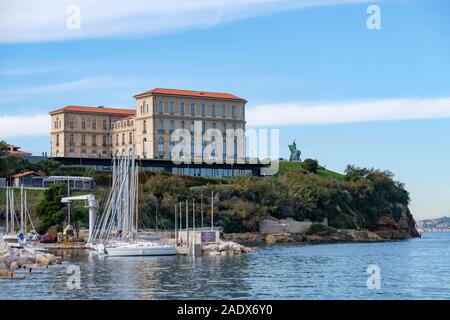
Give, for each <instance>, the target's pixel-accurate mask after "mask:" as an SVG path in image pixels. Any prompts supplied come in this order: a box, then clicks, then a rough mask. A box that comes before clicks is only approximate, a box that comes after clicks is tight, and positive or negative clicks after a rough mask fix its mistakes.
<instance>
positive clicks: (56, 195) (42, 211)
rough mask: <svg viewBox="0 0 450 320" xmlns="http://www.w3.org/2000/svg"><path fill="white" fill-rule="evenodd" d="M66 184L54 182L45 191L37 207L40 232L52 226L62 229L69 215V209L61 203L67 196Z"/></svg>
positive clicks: (58, 229)
mask: <svg viewBox="0 0 450 320" xmlns="http://www.w3.org/2000/svg"><path fill="white" fill-rule="evenodd" d="M66 192H67V188H66V185H65V184H61V183H60V184H54V185H52V186H51V187H50V188H49V189H47V190H45V192H44V199H42V201H41V202H40V203H39V205H38V207H37V211H36V213H37V216H38V217H39V224H38V232H39V233H44V232H46V231H48V230H50V229H51V228H52V227H53V228H54V229H56V230H57V231H62V229H63V226H64V221H65V220H66V216H67V209H66V208H65V206H63V204H62V203H61V198H63V197H65V196H66Z"/></svg>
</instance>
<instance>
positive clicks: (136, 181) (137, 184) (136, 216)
mask: <svg viewBox="0 0 450 320" xmlns="http://www.w3.org/2000/svg"><path fill="white" fill-rule="evenodd" d="M135 189H136V197H135V201H136V202H135V205H134V211H135V220H136V237H137V233H138V228H139V209H138V205H139V167H136V173H135Z"/></svg>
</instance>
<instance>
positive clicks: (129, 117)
mask: <svg viewBox="0 0 450 320" xmlns="http://www.w3.org/2000/svg"><path fill="white" fill-rule="evenodd" d="M135 117H136V115H134V114H133V115H132V116H128V117H125V118H120V119H117V120H115V121H114V122H119V121H125V120H130V119H134V118H135Z"/></svg>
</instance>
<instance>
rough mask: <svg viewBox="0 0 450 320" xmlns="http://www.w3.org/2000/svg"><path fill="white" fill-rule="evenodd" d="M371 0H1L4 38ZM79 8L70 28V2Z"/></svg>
mask: <svg viewBox="0 0 450 320" xmlns="http://www.w3.org/2000/svg"><path fill="white" fill-rule="evenodd" d="M359 2H368V0H189V1H187V0H134V1H122V0H96V1H92V0H76V1H73V0H42V1H35V0H15V1H2V2H0V42H4V43H8V42H29V41H52V40H65V39H82V38H98V37H109V36H124V35H143V34H149V35H154V34H161V33H167V32H175V31H183V30H190V29H196V28H207V27H210V26H214V25H217V24H220V23H223V22H227V21H232V20H237V19H243V18H248V17H253V16H258V15H263V14H270V13H273V12H276V11H283V10H290V9H301V8H305V7H312V6H325V5H337V4H349V3H359ZM71 5H76V6H78V7H79V8H80V9H81V15H80V17H81V28H80V29H75V30H69V29H68V28H67V27H66V21H67V18H68V17H69V15H70V14H68V13H67V8H68V7H69V6H71Z"/></svg>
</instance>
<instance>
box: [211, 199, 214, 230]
mask: <svg viewBox="0 0 450 320" xmlns="http://www.w3.org/2000/svg"><path fill="white" fill-rule="evenodd" d="M212 230H214V191H211V231H212Z"/></svg>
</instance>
